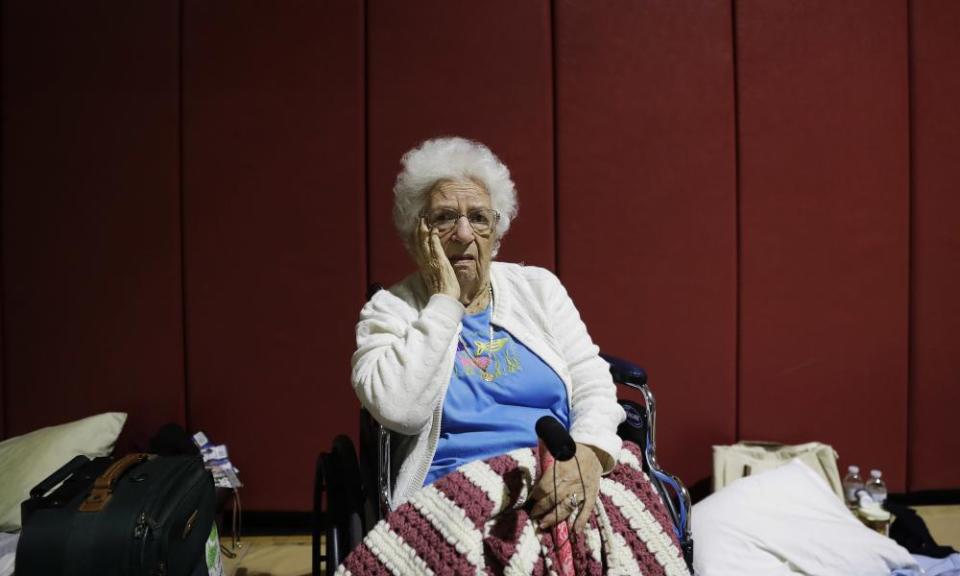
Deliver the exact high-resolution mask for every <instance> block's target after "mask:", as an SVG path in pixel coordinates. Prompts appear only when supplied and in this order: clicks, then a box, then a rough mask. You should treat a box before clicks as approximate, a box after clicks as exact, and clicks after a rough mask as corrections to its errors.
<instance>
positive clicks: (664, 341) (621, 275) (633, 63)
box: [556, 0, 736, 483]
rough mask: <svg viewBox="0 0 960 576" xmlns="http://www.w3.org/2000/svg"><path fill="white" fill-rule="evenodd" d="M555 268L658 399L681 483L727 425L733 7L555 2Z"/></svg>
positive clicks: (731, 352) (732, 297)
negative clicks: (643, 371) (641, 367)
mask: <svg viewBox="0 0 960 576" xmlns="http://www.w3.org/2000/svg"><path fill="white" fill-rule="evenodd" d="M556 46H557V53H556V58H557V72H556V74H557V130H558V132H557V138H558V155H557V205H558V223H557V224H558V268H559V271H560V274H561V278H562V279H563V281H564V283H565V284H566V286H567V288H568V290H569V291H570V293H571V295H572V297H573V298H574V301H575V302H576V303H577V305H578V307H579V309H580V312H581V314H582V316H583V318H584V321H585V322H586V323H587V326H588V328H589V330H590V332H591V335H592V336H593V337H594V339H595V340H596V341H597V343H598V344H599V345H600V347H601V348H602V349H604V350H606V351H608V352H612V353H615V354H618V355H622V356H626V357H629V358H632V359H634V360H636V361H638V362H640V363H641V364H643V365H644V366H645V367H646V368H647V370H648V372H649V374H650V384H651V388H652V389H653V390H654V392H655V393H656V395H657V399H658V410H659V413H660V416H661V417H660V418H659V419H658V433H659V440H658V448H659V454H660V455H661V462H662V463H663V464H664V465H665V466H666V467H667V468H668V469H670V471H671V472H674V473H676V474H679V475H680V476H681V477H682V478H683V479H684V480H685V481H686V482H687V483H693V482H694V481H696V480H699V479H702V478H705V477H707V476H709V475H710V445H711V444H716V443H728V442H731V441H732V440H733V439H734V430H735V405H736V404H735V403H736V399H735V361H736V347H735V345H736V173H735V148H734V145H735V139H734V136H735V130H734V126H735V123H734V101H733V49H732V38H731V14H730V8H729V3H728V2H725V1H720V0H716V1H711V2H693V1H682V2H627V1H605V2H602V3H598V2H594V1H587V0H561V1H560V2H558V3H557V5H556Z"/></svg>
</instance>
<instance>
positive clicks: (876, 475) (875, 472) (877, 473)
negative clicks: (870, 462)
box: [870, 470, 883, 478]
mask: <svg viewBox="0 0 960 576" xmlns="http://www.w3.org/2000/svg"><path fill="white" fill-rule="evenodd" d="M881 476H883V472H880V471H879V470H871V471H870V477H871V478H879V477H881Z"/></svg>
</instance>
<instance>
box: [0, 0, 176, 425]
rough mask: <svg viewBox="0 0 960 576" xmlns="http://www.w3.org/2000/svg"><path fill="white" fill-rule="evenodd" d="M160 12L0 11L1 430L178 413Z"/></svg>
mask: <svg viewBox="0 0 960 576" xmlns="http://www.w3.org/2000/svg"><path fill="white" fill-rule="evenodd" d="M177 26H178V8H177V4H176V3H163V2H154V3H131V2H125V1H122V0H116V1H99V2H83V3H63V2H47V1H29V2H27V1H20V2H4V3H3V91H4V96H3V154H4V165H3V210H2V213H3V223H2V228H3V240H2V244H3V266H4V271H3V280H4V286H3V294H4V332H5V334H4V339H5V346H6V357H5V359H4V362H5V364H6V366H5V371H6V382H5V385H6V386H7V401H8V404H7V407H6V410H7V415H8V418H9V420H8V422H7V432H8V433H10V434H11V435H13V434H20V433H23V432H26V431H28V430H30V429H33V428H37V427H39V426H44V425H50V424H55V423H60V422H63V421H66V420H71V419H75V418H80V417H84V416H88V415H91V414H93V413H96V412H99V411H105V410H122V411H126V412H129V414H130V417H129V420H128V422H127V427H126V435H127V438H128V439H129V440H132V441H134V442H136V443H141V442H143V441H145V440H146V438H147V437H148V436H149V435H150V434H152V433H153V432H155V431H156V429H157V427H159V426H160V425H161V424H163V423H165V422H168V421H181V422H182V416H183V401H184V387H183V357H182V346H181V340H182V325H181V317H182V316H181V283H180V229H179V210H180V203H179V190H178V180H179V172H178V158H177V91H178V76H177V39H178V32H177Z"/></svg>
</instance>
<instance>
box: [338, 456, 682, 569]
mask: <svg viewBox="0 0 960 576" xmlns="http://www.w3.org/2000/svg"><path fill="white" fill-rule="evenodd" d="M537 478H538V471H537V454H536V450H533V449H529V448H528V449H523V450H516V451H514V452H510V453H509V454H504V455H501V456H497V457H495V458H491V459H489V460H484V461H476V462H471V463H470V464H467V465H465V466H463V467H461V468H460V469H458V470H457V471H456V472H454V473H452V474H449V475H447V476H445V477H443V478H441V479H440V480H438V481H436V482H435V483H433V484H432V485H431V486H428V487H426V488H424V489H423V490H420V491H419V492H417V493H416V494H415V495H414V496H413V497H411V498H410V500H408V501H407V502H405V503H404V504H402V505H400V506H399V507H398V508H397V509H396V510H394V511H393V513H391V514H390V515H389V516H388V517H387V518H386V519H385V520H383V521H381V522H380V523H379V524H377V525H376V526H375V527H374V528H373V529H372V530H371V531H370V532H369V533H368V534H367V536H366V537H365V538H364V540H363V544H361V545H360V546H358V547H357V548H356V549H355V550H354V551H353V552H351V553H350V555H349V556H347V558H346V560H345V561H344V563H343V564H342V565H341V566H340V568H339V569H338V570H337V574H338V575H348V574H354V575H358V576H359V575H362V574H375V575H392V576H407V575H413V574H444V575H447V574H451V575H452V574H507V575H527V574H531V575H543V574H555V573H556V571H555V570H554V569H553V566H555V565H556V562H557V560H556V556H555V554H554V553H553V550H554V546H553V541H552V536H551V534H550V533H549V532H547V531H540V530H539V529H538V528H537V527H536V523H535V522H534V521H533V520H531V519H530V517H529V516H528V510H527V509H528V508H529V507H528V506H527V505H526V504H527V501H528V499H529V496H530V492H531V490H532V489H533V486H534V485H535V480H536V479H537ZM573 557H574V566H575V568H576V573H577V574H590V575H599V574H630V575H637V574H644V575H661V574H664V575H669V576H673V575H683V576H688V575H689V572H688V571H687V567H686V564H685V563H684V561H683V558H682V556H681V554H680V546H679V544H678V542H677V539H676V536H675V535H674V533H673V529H672V527H671V524H670V520H669V518H668V516H667V512H666V510H665V508H664V505H663V502H662V501H661V500H660V498H659V495H658V494H657V491H656V489H655V488H654V487H653V485H651V484H650V480H649V478H647V475H646V474H644V472H643V470H642V469H641V466H640V449H639V447H637V446H636V445H635V444H632V443H624V448H623V450H621V453H620V459H619V461H618V463H617V466H616V468H614V470H613V472H611V473H610V474H609V475H607V476H605V477H603V478H602V479H601V481H600V497H599V501H598V503H597V506H596V508H595V509H594V512H593V515H592V516H591V518H590V520H589V522H588V524H587V527H586V528H585V529H584V531H583V534H582V535H580V536H579V537H577V538H576V539H575V541H574V543H573Z"/></svg>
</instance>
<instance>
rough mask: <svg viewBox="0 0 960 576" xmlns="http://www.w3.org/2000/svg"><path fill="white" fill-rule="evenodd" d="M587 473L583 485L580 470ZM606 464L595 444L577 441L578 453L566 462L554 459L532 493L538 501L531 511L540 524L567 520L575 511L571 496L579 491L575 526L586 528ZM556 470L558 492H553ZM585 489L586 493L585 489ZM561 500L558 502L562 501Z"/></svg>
mask: <svg viewBox="0 0 960 576" xmlns="http://www.w3.org/2000/svg"><path fill="white" fill-rule="evenodd" d="M577 460H579V461H580V470H579V472H578V471H577ZM581 473H582V474H583V486H582V487H581V485H580V474H581ZM602 473H603V467H602V466H601V465H600V459H599V458H597V455H596V454H595V453H594V452H593V448H591V447H590V446H587V445H586V444H580V443H577V455H576V457H575V458H571V459H570V460H567V461H566V462H554V464H553V466H552V467H550V468H548V469H547V470H546V471H545V472H544V474H543V477H541V478H540V482H538V483H537V485H536V487H535V488H534V489H533V494H531V497H532V498H533V500H534V501H535V502H536V504H534V506H533V510H531V511H530V515H531V516H532V517H533V518H539V519H540V527H541V528H542V529H544V530H546V529H548V528H552V527H553V526H554V525H555V524H556V523H557V522H562V521H563V520H566V519H567V517H568V516H570V514H571V513H572V512H573V511H574V507H573V506H572V505H571V503H570V496H571V495H575V497H576V499H577V502H578V503H579V509H578V512H577V516H576V517H575V518H574V522H573V529H574V531H576V532H580V531H581V530H583V527H584V526H586V525H587V520H588V519H589V518H590V514H592V513H593V507H594V506H595V505H596V503H597V494H598V492H599V491H600V476H601V474H602ZM554 474H556V479H557V483H556V486H557V492H556V494H554V492H553V486H554V483H553V479H554ZM584 492H585V493H584ZM558 502H559V504H556V503H558Z"/></svg>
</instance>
